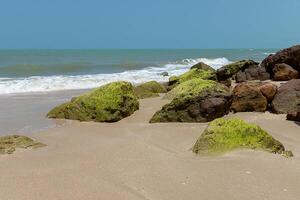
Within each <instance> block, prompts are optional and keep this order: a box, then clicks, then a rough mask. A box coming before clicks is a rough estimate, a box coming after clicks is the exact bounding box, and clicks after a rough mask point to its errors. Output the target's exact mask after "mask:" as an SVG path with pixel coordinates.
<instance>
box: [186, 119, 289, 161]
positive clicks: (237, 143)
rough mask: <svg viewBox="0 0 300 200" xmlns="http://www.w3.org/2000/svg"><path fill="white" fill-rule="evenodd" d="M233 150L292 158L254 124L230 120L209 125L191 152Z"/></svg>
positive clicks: (217, 121)
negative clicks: (268, 153)
mask: <svg viewBox="0 0 300 200" xmlns="http://www.w3.org/2000/svg"><path fill="white" fill-rule="evenodd" d="M235 149H257V150H263V151H267V152H270V153H276V154H282V155H284V156H292V153H291V152H290V151H285V148H284V146H283V144H282V143H280V142H279V141H277V140H276V139H274V138H273V137H272V136H271V135H269V134H268V133H267V132H266V131H264V130H263V129H262V128H260V127H259V126H257V125H255V124H251V123H246V122H245V121H243V120H241V119H238V118H232V119H224V118H219V119H216V120H214V121H212V122H210V123H209V126H208V127H207V128H206V129H205V130H204V132H203V133H202V134H201V136H200V137H199V139H198V140H197V142H196V143H195V145H194V147H193V149H192V150H193V152H195V153H203V154H212V155H214V154H222V153H225V152H228V151H232V150H235Z"/></svg>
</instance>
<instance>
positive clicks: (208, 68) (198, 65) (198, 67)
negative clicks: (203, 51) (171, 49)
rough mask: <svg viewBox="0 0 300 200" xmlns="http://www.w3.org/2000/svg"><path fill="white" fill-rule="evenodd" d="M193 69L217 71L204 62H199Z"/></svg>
mask: <svg viewBox="0 0 300 200" xmlns="http://www.w3.org/2000/svg"><path fill="white" fill-rule="evenodd" d="M191 69H203V70H211V71H215V69H214V68H212V67H211V66H209V65H207V64H205V63H204V62H199V63H197V64H196V65H193V66H192V67H191Z"/></svg>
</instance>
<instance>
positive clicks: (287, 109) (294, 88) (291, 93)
mask: <svg viewBox="0 0 300 200" xmlns="http://www.w3.org/2000/svg"><path fill="white" fill-rule="evenodd" d="M299 105H300V79H292V80H290V81H288V82H287V83H284V84H283V85H282V86H280V87H279V89H278V91H277V94H276V95H275V97H274V100H273V101H272V108H273V111H274V112H275V113H285V114H288V113H294V112H297V110H298V106H299Z"/></svg>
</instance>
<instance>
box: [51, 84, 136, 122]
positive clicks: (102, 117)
mask: <svg viewBox="0 0 300 200" xmlns="http://www.w3.org/2000/svg"><path fill="white" fill-rule="evenodd" d="M138 109H139V102H138V98H137V96H136V95H135V93H134V89H133V86H132V84H131V83H129V82H125V81H119V82H113V83H109V84H106V85H104V86H101V87H99V88H97V89H95V90H92V91H91V92H89V93H87V94H84V95H82V96H79V97H75V98H73V99H72V100H71V101H70V102H68V103H64V104H62V105H60V106H58V107H56V108H54V109H53V110H51V111H50V112H49V113H48V114H47V117H49V118H60V119H72V120H80V121H96V122H116V121H119V120H121V119H123V118H124V117H127V116H129V115H131V114H132V113H134V111H136V110H138Z"/></svg>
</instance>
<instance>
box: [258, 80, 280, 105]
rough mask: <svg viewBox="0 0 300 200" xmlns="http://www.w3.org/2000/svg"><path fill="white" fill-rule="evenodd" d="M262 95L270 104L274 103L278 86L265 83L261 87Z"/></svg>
mask: <svg viewBox="0 0 300 200" xmlns="http://www.w3.org/2000/svg"><path fill="white" fill-rule="evenodd" d="M259 89H260V91H261V93H262V94H263V95H264V96H265V97H266V98H267V100H268V102H272V100H273V99H274V96H275V94H276V93H277V86H276V85H274V84H272V83H265V84H262V85H260V86H259Z"/></svg>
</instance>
